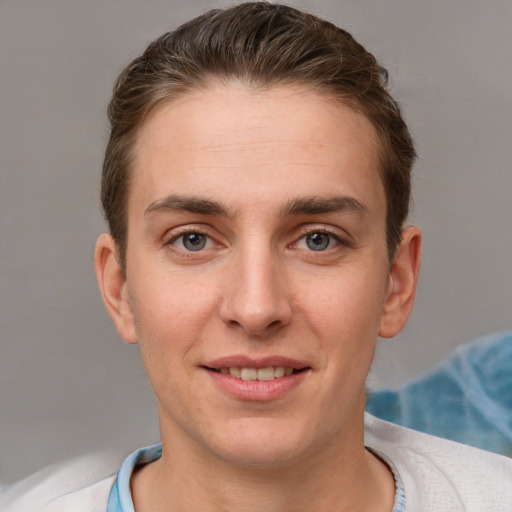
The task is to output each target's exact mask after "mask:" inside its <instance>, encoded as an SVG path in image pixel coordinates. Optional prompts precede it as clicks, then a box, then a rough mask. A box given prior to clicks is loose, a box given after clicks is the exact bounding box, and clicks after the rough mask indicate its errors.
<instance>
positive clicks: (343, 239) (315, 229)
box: [291, 227, 353, 256]
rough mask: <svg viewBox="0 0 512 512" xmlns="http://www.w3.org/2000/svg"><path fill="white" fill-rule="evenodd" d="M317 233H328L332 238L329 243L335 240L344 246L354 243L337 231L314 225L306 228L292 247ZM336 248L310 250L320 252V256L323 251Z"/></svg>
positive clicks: (350, 245)
mask: <svg viewBox="0 0 512 512" xmlns="http://www.w3.org/2000/svg"><path fill="white" fill-rule="evenodd" d="M316 234H320V235H327V236H328V237H329V239H330V241H329V245H331V242H332V241H334V242H336V243H337V244H338V245H340V246H344V247H352V245H353V244H351V243H350V242H349V241H348V240H347V238H346V237H341V236H339V235H338V234H337V233H334V232H333V231H332V230H330V229H327V228H326V227H313V228H312V227H307V228H304V230H303V232H302V233H301V235H300V236H299V237H298V238H297V240H296V241H295V242H293V243H292V244H291V246H292V247H293V246H297V245H298V244H299V242H300V241H302V240H305V239H306V238H307V237H308V236H312V235H316ZM335 248H336V247H327V248H326V249H323V250H318V251H315V250H314V249H310V250H309V251H308V252H312V253H318V256H321V253H325V252H328V251H329V250H334V249H335Z"/></svg>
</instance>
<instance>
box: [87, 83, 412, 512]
mask: <svg viewBox="0 0 512 512" xmlns="http://www.w3.org/2000/svg"><path fill="white" fill-rule="evenodd" d="M376 150H377V143H376V135H375V133H374V130H373V127H372V126H371V124H370V123H369V121H368V120H367V119H366V118H365V117H363V116H362V115H360V114H358V113H356V112H354V111H353V110H351V109H350V108H348V107H347V106H345V105H343V104H341V103H339V102H336V101H335V100H332V99H330V98H329V97H327V96H324V95H321V94H319V93H318V92H314V91H310V90H305V89H299V88H294V87H291V86H283V87H275V88H272V89H269V90H265V91H257V90H254V89H252V90H251V89H249V88H247V87H246V86H243V85H241V84H238V83H230V84H227V85H226V84H223V85H221V84H214V85H212V87H211V88H210V89H208V90H206V91H197V92H192V93H188V94H187V95H185V96H182V97H180V98H179V99H177V100H175V101H173V102H171V103H168V104H166V105H164V106H161V107H159V108H158V109H157V110H156V111H155V112H154V113H153V114H152V116H151V117H150V118H149V119H148V120H147V121H146V123H145V125H144V126H143V127H142V129H141V131H140V134H139V138H138V141H137V145H136V152H135V154H136V158H135V162H134V175H133V182H132V185H131V191H130V194H129V198H128V226H129V227H128V232H129V236H128V244H127V259H126V261H127V268H126V273H125V274H124V273H123V272H122V269H121V268H120V267H119V264H118V258H117V252H116V246H115V244H114V242H113V241H112V239H111V237H110V235H108V234H104V235H102V236H101V237H100V238H99V240H98V243H97V247H96V270H97V276H98V281H99V284H100V289H101V291H102V294H103V298H104V300H105V304H106V306H107V309H108V311H109V313H110V315H111V316H112V319H113V320H114V322H115V324H116V327H117V329H118V331H119V334H120V335H121V337H122V338H123V339H124V340H125V341H127V342H129V343H137V342H138V343H139V344H140V349H141V353H142V357H143V360H144V364H145V367H146V371H147V374H148V376H149V379H150V382H151V384H152V386H153V389H154V390H155V393H156V396H157V399H158V404H159V418H160V427H161V435H162V444H163V455H162V458H161V459H159V460H158V461H156V462H154V463H152V464H149V465H147V466H145V467H144V468H143V469H142V470H140V471H139V472H138V473H136V474H135V476H134V477H133V479H132V494H133V496H134V502H135V506H136V510H137V511H138V512H139V511H141V512H144V511H146V510H148V511H149V510H151V511H153V512H155V511H175V510H176V511H178V510H179V511H188V510H202V511H210V510H212V511H214V510H226V511H228V510H243V511H250V510H261V509H262V507H263V509H264V510H267V511H273V510H276V511H277V510H279V511H287V510H290V511H291V510H293V511H302V510H336V511H338V510H361V511H362V510H365V511H366V510H368V511H369V510H372V511H373V510H382V511H390V510H391V509H392V507H393V500H394V482H393V478H392V476H391V474H390V471H389V469H388V468H387V466H386V465H384V464H383V463H382V462H381V461H380V460H379V459H378V458H376V457H375V456H374V455H372V454H370V453H369V452H368V451H366V450H365V449H364V441H363V428H364V426H363V412H364V401H365V379H366V377H367V374H368V371H369V368H370V364H371V361H372V359H373V355H374V350H375V345H376V339H377V336H378V335H379V334H380V335H381V336H384V337H391V336H394V335H396V334H397V333H398V332H399V331H400V330H401V329H402V327H403V326H404V324H405V322H406V320H407V317H408V315H409V313H410V310H411V307H412V303H413V300H414V293H415V288H416V281H417V276H418V271H419V262H420V245H421V244H420V242H421V235H420V232H419V230H418V229H417V228H415V227H409V228H407V229H405V230H404V235H403V241H402V244H401V246H400V247H399V248H398V250H397V251H396V253H395V257H394V261H393V262H390V261H389V260H388V257H387V247H386V239H385V218H386V198H385V194H384V188H383V186H382V182H381V179H380V177H379V163H378V159H377V151H376ZM190 233H196V235H192V237H194V236H196V239H195V241H196V242H197V240H198V239H197V233H199V242H200V244H201V243H203V242H204V243H205V245H204V247H203V248H201V249H200V250H196V251H193V250H190V247H191V246H190V245H185V244H184V240H185V239H184V235H185V234H190ZM313 239H315V240H316V241H317V243H318V244H319V245H320V247H321V249H322V250H313V249H312V247H313V248H318V246H317V245H314V244H313V243H312V240H313ZM322 244H324V245H325V246H324V245H322ZM230 356H236V357H238V356H245V357H249V358H251V360H259V358H262V357H277V356H279V357H287V358H293V359H294V360H299V361H301V362H302V363H303V364H304V365H305V366H306V370H305V371H304V373H303V375H302V377H301V380H300V382H299V384H298V385H297V386H295V387H294V388H293V389H291V390H289V391H288V392H286V393H284V394H282V395H280V396H278V397H277V398H274V399H268V400H266V399H263V400H251V399H243V398H240V397H234V396H232V395H230V394H229V393H226V392H225V390H223V389H221V388H220V387H219V386H218V385H217V383H216V381H215V378H212V376H213V374H212V372H211V371H210V370H207V369H206V368H205V366H208V364H207V363H209V362H211V361H213V360H217V359H218V358H223V357H230ZM299 481H300V482H301V485H300V486H298V485H297V482H299Z"/></svg>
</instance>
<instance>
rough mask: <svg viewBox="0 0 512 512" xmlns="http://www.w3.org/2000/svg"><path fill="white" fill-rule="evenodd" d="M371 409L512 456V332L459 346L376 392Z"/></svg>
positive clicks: (393, 419) (381, 415) (372, 394)
mask: <svg viewBox="0 0 512 512" xmlns="http://www.w3.org/2000/svg"><path fill="white" fill-rule="evenodd" d="M366 409H367V411H368V412H370V413H371V414H373V415H375V416H377V417H379V418H382V419H384V420H387V421H391V422H393V423H397V424H399V425H403V426H405V427H409V428H413V429H415V430H419V431H421V432H426V433H427V434H432V435H436V436H439V437H444V438H446V439H450V440H453V441H458V442H461V443H465V444H468V445H472V446H476V447H477V448H482V449H485V450H489V451H492V452H496V453H500V454H503V455H508V456H512V332H505V333H498V334H493V335H491V336H487V337H486V338H482V339H480V340H477V341H475V342H473V343H469V344H467V345H463V346H461V347H459V348H458V349H457V350H456V351H455V352H454V353H453V355H452V356H451V357H449V358H447V359H445V360H444V361H442V362H441V363H440V364H439V365H438V366H437V367H435V368H434V369H433V370H432V371H430V372H429V373H427V374H425V375H424V376H422V377H419V378H417V379H415V380H413V381H411V382H409V383H407V384H405V385H404V386H403V387H402V388H401V389H399V390H397V391H395V390H384V391H375V392H370V393H369V396H368V400H367V404H366Z"/></svg>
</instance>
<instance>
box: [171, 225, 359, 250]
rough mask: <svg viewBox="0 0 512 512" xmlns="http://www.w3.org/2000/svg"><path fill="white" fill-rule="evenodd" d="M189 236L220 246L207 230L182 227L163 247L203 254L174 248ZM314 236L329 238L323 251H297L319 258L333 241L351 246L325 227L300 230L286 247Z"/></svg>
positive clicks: (331, 248)
mask: <svg viewBox="0 0 512 512" xmlns="http://www.w3.org/2000/svg"><path fill="white" fill-rule="evenodd" d="M191 234H197V235H201V236H203V237H206V239H207V240H206V244H208V242H209V243H210V245H211V244H213V245H217V246H218V247H220V246H221V244H220V243H218V242H216V240H215V239H214V238H213V237H212V236H211V235H210V234H209V233H208V230H207V229H201V228H197V227H184V228H183V229H182V230H180V231H179V232H177V233H173V234H172V235H171V236H170V237H169V239H167V240H165V241H164V244H163V245H164V246H170V247H173V248H174V250H176V251H179V252H180V253H181V254H185V255H187V256H189V257H190V256H193V255H194V253H195V252H197V253H201V252H204V250H205V248H204V247H201V248H199V249H198V250H197V251H193V250H189V249H187V248H186V247H176V246H175V245H174V244H175V243H176V242H177V241H178V240H179V239H180V238H183V237H184V236H186V235H191ZM316 234H320V235H326V236H328V237H329V245H328V246H327V247H326V248H325V249H320V250H317V251H315V250H314V249H311V248H310V249H309V250H308V249H299V250H304V251H306V252H309V253H313V254H315V256H317V257H321V256H322V253H326V252H332V251H333V250H335V249H336V246H335V247H330V246H331V245H332V242H333V241H334V242H335V243H336V244H337V245H340V246H344V247H352V246H353V244H352V243H351V242H350V241H349V240H347V237H341V236H339V235H338V234H337V233H334V232H333V231H332V230H330V229H327V228H325V227H304V228H303V229H301V233H300V234H299V236H298V237H297V238H296V239H295V241H294V242H292V243H291V244H289V245H288V247H289V248H297V246H298V244H299V243H300V242H301V241H303V240H306V239H307V237H308V236H312V235H316ZM183 240H184V239H183ZM306 243H307V242H306ZM182 244H183V245H184V241H182ZM208 248H210V247H207V248H206V249H208Z"/></svg>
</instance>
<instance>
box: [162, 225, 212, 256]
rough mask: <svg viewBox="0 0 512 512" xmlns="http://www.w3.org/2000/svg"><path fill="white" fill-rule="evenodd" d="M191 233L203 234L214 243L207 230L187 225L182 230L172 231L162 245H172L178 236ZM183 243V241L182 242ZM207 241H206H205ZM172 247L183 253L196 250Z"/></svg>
mask: <svg viewBox="0 0 512 512" xmlns="http://www.w3.org/2000/svg"><path fill="white" fill-rule="evenodd" d="M193 234H197V235H201V236H204V237H206V238H207V239H208V240H209V241H210V243H213V244H215V243H216V242H215V240H214V239H213V237H211V236H210V235H209V234H208V233H207V230H205V229H200V228H194V227H187V228H184V229H183V230H181V231H179V232H178V233H173V234H172V235H171V236H170V238H169V239H167V240H165V241H164V246H171V247H172V246H174V243H175V242H177V241H178V240H179V239H180V238H183V237H184V236H185V235H193ZM182 243H184V242H182ZM206 243H208V241H207V242H206ZM174 248H175V249H176V250H178V251H180V252H181V253H185V254H187V253H188V254H190V255H192V254H193V253H194V252H196V251H191V250H187V249H186V248H178V247H175V246H174ZM201 251H202V249H200V250H198V251H197V252H201Z"/></svg>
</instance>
